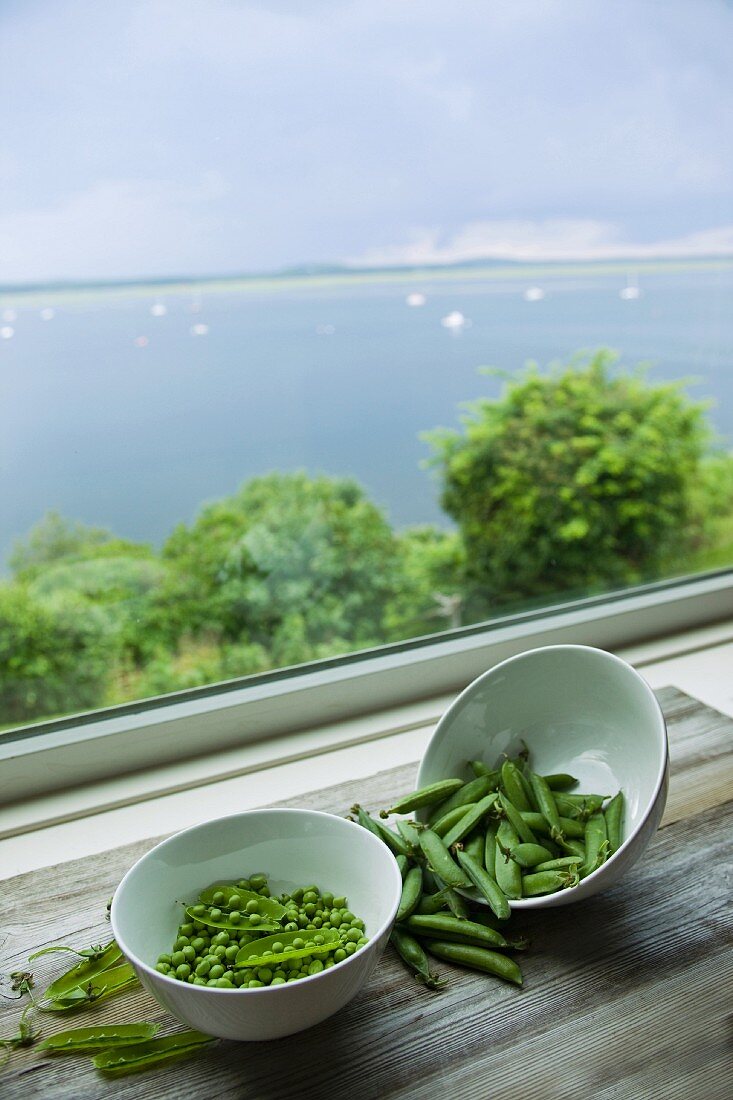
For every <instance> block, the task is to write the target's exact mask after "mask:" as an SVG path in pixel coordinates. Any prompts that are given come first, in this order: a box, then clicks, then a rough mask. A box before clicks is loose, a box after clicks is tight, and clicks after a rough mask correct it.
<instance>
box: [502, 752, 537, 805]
mask: <svg viewBox="0 0 733 1100" xmlns="http://www.w3.org/2000/svg"><path fill="white" fill-rule="evenodd" d="M522 778H523V776H522V773H521V772H520V770H519V768H518V767H517V765H516V764H515V763H514V761H513V760H505V761H504V763H503V764H502V766H501V785H502V787H503V789H504V793H505V794H506V796H507V798H508V799H509V801H510V802H511V803H512V804H513V805H514V806H516V808H517V809H518V810H520V811H521V810H532V809H534V807H533V806H532V803H531V801H530V799H529V798H528V797H527V794H526V792H525V789H524V784H523V783H522Z"/></svg>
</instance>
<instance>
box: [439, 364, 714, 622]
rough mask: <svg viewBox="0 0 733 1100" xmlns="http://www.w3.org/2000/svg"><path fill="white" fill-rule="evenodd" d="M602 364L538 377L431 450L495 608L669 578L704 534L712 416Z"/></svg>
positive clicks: (672, 391)
mask: <svg viewBox="0 0 733 1100" xmlns="http://www.w3.org/2000/svg"><path fill="white" fill-rule="evenodd" d="M612 366H613V357H612V356H611V354H610V353H608V352H603V351H601V352H598V353H597V354H595V355H594V356H593V357H592V358H591V359H590V360H589V361H588V360H586V361H576V362H573V363H572V364H571V365H570V366H568V367H564V368H563V367H559V368H555V369H553V370H551V371H550V372H549V373H547V374H542V373H540V372H539V371H538V370H537V368H536V367H535V366H532V365H530V366H529V367H528V368H527V369H526V370H525V371H524V372H523V373H522V374H520V376H519V377H518V378H517V379H516V380H515V381H513V382H511V383H509V384H508V385H507V386H506V387H505V389H504V392H503V394H502V395H501V396H500V397H499V398H498V399H488V398H483V399H480V400H477V401H474V402H472V403H471V404H469V405H468V411H467V414H466V416H465V417H464V418H463V431H462V432H455V431H446V430H443V431H437V432H433V433H431V434H430V436H429V439H430V441H431V442H432V444H433V447H434V449H435V452H436V459H435V461H436V464H437V466H438V467H439V469H440V473H441V475H442V478H443V494H442V503H443V506H444V507H445V509H446V511H447V512H448V514H449V515H450V516H451V517H452V518H453V519H454V520H455V521H456V523H457V524H458V526H459V530H460V532H461V535H462V538H463V541H464V544H465V550H466V561H467V576H468V579H469V581H470V582H472V584H473V585H474V586H475V588H476V589H477V590H478V591H479V592H480V593H481V597H482V598H483V600H485V601H487V603H488V606H492V605H496V604H497V603H499V602H506V601H508V600H515V599H521V598H526V597H533V596H541V595H546V594H552V595H555V594H559V593H563V592H567V591H568V590H575V591H583V592H586V591H589V590H590V591H593V590H599V589H607V588H608V587H610V586H619V585H624V584H628V583H632V582H635V581H639V580H641V579H644V578H649V577H654V576H657V575H658V574H659V573H660V571H662V570H663V569H664V567H665V565H667V564H668V563H670V562H674V561H675V559H678V558H679V556H680V553H681V551H684V550H685V549H686V548H687V547H689V546H690V545H692V543H693V542H694V539H695V537H696V536H697V535H698V534H699V531H698V530H697V528H698V527H699V523H698V522H697V518H696V515H695V509H694V507H693V497H694V490H695V485H696V480H697V478H698V475H699V472H700V469H701V463H702V460H703V457H704V455H705V452H706V449H707V447H708V445H709V443H710V431H709V428H708V426H707V421H706V418H705V414H704V409H705V407H704V406H703V405H701V404H696V403H693V402H692V401H690V400H689V398H688V397H686V396H685V394H684V393H683V391H682V389H681V386H680V385H679V384H671V383H668V384H663V385H651V384H648V383H647V381H646V380H645V377H644V375H643V373H642V372H641V371H636V372H634V373H626V372H622V371H618V370H614V369H612Z"/></svg>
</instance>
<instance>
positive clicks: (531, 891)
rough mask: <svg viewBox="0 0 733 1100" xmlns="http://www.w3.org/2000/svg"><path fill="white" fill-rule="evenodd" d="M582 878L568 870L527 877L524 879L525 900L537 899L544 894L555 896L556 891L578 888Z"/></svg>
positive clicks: (542, 872) (545, 872)
mask: <svg viewBox="0 0 733 1100" xmlns="http://www.w3.org/2000/svg"><path fill="white" fill-rule="evenodd" d="M579 881H580V878H579V876H578V874H577V872H575V873H574V872H572V871H570V870H568V869H566V870H564V871H563V870H560V871H537V872H536V873H535V874H532V875H525V876H524V878H523V879H522V893H523V895H524V897H525V898H536V897H539V896H540V895H542V894H554V893H555V891H556V890H564V889H565V890H566V889H568V888H569V887H571V886H577V885H578V882H579Z"/></svg>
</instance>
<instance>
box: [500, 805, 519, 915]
mask: <svg viewBox="0 0 733 1100" xmlns="http://www.w3.org/2000/svg"><path fill="white" fill-rule="evenodd" d="M518 843H519V838H518V837H517V834H516V832H515V830H514V829H513V828H512V825H511V823H510V822H509V821H506V820H505V821H501V822H500V823H499V828H498V829H497V832H496V855H495V867H496V883H497V886H499V888H500V889H501V891H502V893H504V894H505V895H506V896H507V897H508V898H512V899H514V900H517V899H518V898H521V896H522V870H521V867H520V866H519V864H518V863H515V861H514V860H513V859H512V858H511V857H510V856H507V855H506V853H507V851H511V850H512V848H516V846H517V844H518Z"/></svg>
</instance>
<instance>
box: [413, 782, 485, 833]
mask: <svg viewBox="0 0 733 1100" xmlns="http://www.w3.org/2000/svg"><path fill="white" fill-rule="evenodd" d="M492 789H493V784H492V780H491V776H488V775H477V776H476V778H475V779H471V780H469V782H468V783H464V784H463V786H462V787H461V788H460V790H458V791H456V792H455V794H452V795H451V796H450V798H446V800H445V802H440V803H438V805H437V806H433V807H432V808H431V810H430V813H429V815H428V821H429V822H430V823H431V827H432V822H433V821H438V820H439V818H441V817H443V816H444V814H447V813H448V811H449V810H453V809H455V808H456V806H467V805H468V804H469V803H470V802H478V801H479V799H481V798H485V796H486V795H487V794H489V793H490V792H491V790H492Z"/></svg>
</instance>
